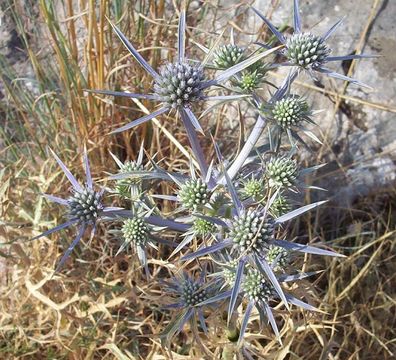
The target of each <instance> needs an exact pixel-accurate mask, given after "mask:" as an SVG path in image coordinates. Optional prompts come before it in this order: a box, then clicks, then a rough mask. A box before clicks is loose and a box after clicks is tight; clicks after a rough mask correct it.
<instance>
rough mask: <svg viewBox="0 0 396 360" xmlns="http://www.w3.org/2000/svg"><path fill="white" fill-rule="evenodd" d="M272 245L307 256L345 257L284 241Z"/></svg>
mask: <svg viewBox="0 0 396 360" xmlns="http://www.w3.org/2000/svg"><path fill="white" fill-rule="evenodd" d="M274 244H276V245H278V246H281V247H283V248H285V249H286V250H292V251H299V252H302V253H307V254H314V255H324V256H337V257H346V256H345V255H342V254H338V253H336V252H334V251H329V250H323V249H320V248H317V247H313V246H309V245H303V244H297V243H292V242H289V241H286V240H274Z"/></svg>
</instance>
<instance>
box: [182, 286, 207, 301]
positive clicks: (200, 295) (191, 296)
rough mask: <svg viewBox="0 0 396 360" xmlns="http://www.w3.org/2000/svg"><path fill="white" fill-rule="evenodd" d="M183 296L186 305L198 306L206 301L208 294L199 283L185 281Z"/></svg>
mask: <svg viewBox="0 0 396 360" xmlns="http://www.w3.org/2000/svg"><path fill="white" fill-rule="evenodd" d="M182 298H183V301H184V303H185V305H186V306H196V305H198V304H199V303H201V302H203V301H205V300H206V299H207V298H208V295H207V293H206V290H205V289H204V288H202V287H201V285H200V284H199V283H196V282H192V281H185V282H184V283H183V286H182Z"/></svg>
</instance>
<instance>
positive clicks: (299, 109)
mask: <svg viewBox="0 0 396 360" xmlns="http://www.w3.org/2000/svg"><path fill="white" fill-rule="evenodd" d="M309 114H310V112H309V106H308V103H307V102H306V101H305V100H304V99H303V98H301V97H299V96H295V95H289V96H286V97H284V98H282V99H280V100H278V101H276V102H275V103H274V106H273V109H272V116H273V118H274V120H275V121H276V122H277V123H278V125H279V126H281V127H282V128H284V129H288V128H290V127H291V126H296V125H298V124H299V123H301V121H303V120H304V119H305V118H306V117H307V116H309Z"/></svg>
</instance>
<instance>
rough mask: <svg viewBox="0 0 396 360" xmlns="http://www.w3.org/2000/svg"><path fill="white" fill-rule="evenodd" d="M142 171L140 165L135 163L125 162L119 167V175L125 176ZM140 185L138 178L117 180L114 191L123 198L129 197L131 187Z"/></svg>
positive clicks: (131, 177)
mask: <svg viewBox="0 0 396 360" xmlns="http://www.w3.org/2000/svg"><path fill="white" fill-rule="evenodd" d="M142 170H144V167H143V165H142V164H138V163H137V162H136V161H126V162H125V163H124V164H122V165H121V167H120V170H119V173H120V174H125V173H131V172H134V171H142ZM140 183H141V179H140V178H139V177H137V176H133V175H131V176H130V177H128V178H125V179H120V180H117V182H116V191H117V192H118V193H119V194H121V195H123V196H129V195H130V194H131V187H134V186H137V185H139V184H140Z"/></svg>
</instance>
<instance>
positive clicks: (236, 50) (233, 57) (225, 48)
mask: <svg viewBox="0 0 396 360" xmlns="http://www.w3.org/2000/svg"><path fill="white" fill-rule="evenodd" d="M244 52H245V50H244V49H243V48H241V47H239V46H237V45H233V44H227V45H222V46H220V47H219V48H218V50H216V51H215V54H214V59H213V63H214V64H215V65H216V66H217V67H218V68H219V69H228V68H230V67H231V66H234V65H236V64H238V63H240V62H241V61H243V60H245V56H244Z"/></svg>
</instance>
